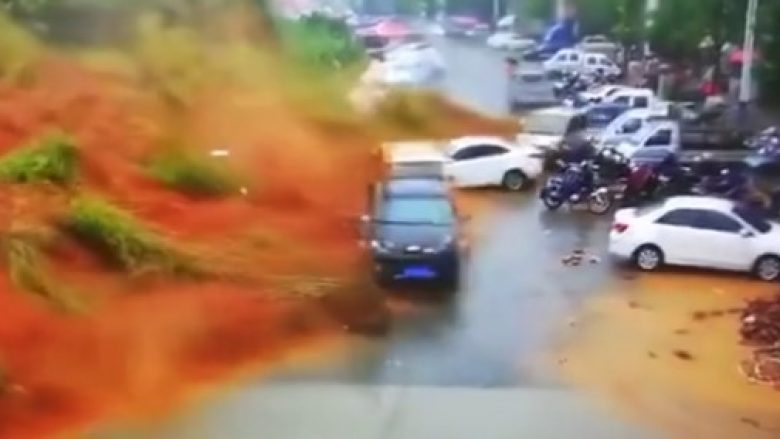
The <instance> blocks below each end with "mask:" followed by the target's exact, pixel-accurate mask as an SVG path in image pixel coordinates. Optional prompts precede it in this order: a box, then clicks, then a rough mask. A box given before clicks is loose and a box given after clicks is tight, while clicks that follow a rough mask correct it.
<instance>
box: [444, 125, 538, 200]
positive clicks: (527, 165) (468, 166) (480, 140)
mask: <svg viewBox="0 0 780 439" xmlns="http://www.w3.org/2000/svg"><path fill="white" fill-rule="evenodd" d="M446 155H447V162H446V163H445V165H444V174H445V176H447V178H449V179H451V180H452V182H453V183H454V184H455V186H457V187H484V186H499V187H503V188H505V189H507V190H510V191H520V190H523V189H525V188H527V187H528V185H529V184H530V183H531V182H532V181H533V180H534V179H536V178H537V177H538V176H539V175H540V174H541V173H542V159H541V158H540V157H539V156H538V151H537V150H535V149H533V148H530V147H520V146H518V145H516V144H514V143H511V142H508V141H506V140H504V139H502V138H500V137H462V138H459V139H455V140H452V141H451V142H450V143H449V144H448V145H447V147H446Z"/></svg>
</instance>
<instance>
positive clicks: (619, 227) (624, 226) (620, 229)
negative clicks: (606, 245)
mask: <svg viewBox="0 0 780 439" xmlns="http://www.w3.org/2000/svg"><path fill="white" fill-rule="evenodd" d="M612 230H614V231H616V232H618V233H623V232H625V231H626V230H628V224H626V223H615V224H612Z"/></svg>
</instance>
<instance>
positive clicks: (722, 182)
mask: <svg viewBox="0 0 780 439" xmlns="http://www.w3.org/2000/svg"><path fill="white" fill-rule="evenodd" d="M693 192H694V193H695V194H696V195H707V196H716V197H723V198H728V199H730V200H734V201H741V202H746V203H752V202H753V200H754V195H755V193H756V191H755V190H754V187H753V182H752V181H751V179H750V177H748V176H747V175H745V174H744V173H742V172H738V171H736V170H732V169H728V168H726V169H723V170H721V171H720V173H718V174H716V175H710V176H706V177H704V178H703V179H702V180H701V182H700V183H699V184H698V185H696V186H695V187H694V188H693Z"/></svg>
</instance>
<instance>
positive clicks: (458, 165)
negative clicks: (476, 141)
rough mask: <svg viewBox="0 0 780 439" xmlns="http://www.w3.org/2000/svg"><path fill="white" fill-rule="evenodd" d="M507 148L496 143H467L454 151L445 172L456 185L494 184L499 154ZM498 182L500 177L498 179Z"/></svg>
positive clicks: (498, 165) (499, 160)
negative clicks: (467, 144)
mask: <svg viewBox="0 0 780 439" xmlns="http://www.w3.org/2000/svg"><path fill="white" fill-rule="evenodd" d="M506 153H507V149H506V148H504V147H501V146H498V145H483V144H480V145H469V146H466V147H463V148H461V149H459V150H458V151H456V152H455V153H454V154H453V156H452V159H453V160H452V162H450V163H448V164H447V165H446V166H445V174H446V175H447V176H448V177H449V178H451V179H452V180H453V182H454V183H455V185H456V186H458V187H478V186H487V185H492V184H495V181H496V178H497V177H496V174H497V173H498V172H499V170H500V164H501V156H503V155H505V154H506ZM498 181H499V182H500V177H499V180H498Z"/></svg>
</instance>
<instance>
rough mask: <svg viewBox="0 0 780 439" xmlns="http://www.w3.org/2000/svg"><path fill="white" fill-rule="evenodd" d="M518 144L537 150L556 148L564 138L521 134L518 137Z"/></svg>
mask: <svg viewBox="0 0 780 439" xmlns="http://www.w3.org/2000/svg"><path fill="white" fill-rule="evenodd" d="M516 140H517V143H518V144H519V145H522V146H528V147H532V148H537V149H553V148H556V147H557V146H558V145H559V144H560V143H561V140H563V136H554V135H550V134H535V133H521V134H518V135H517V137H516Z"/></svg>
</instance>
